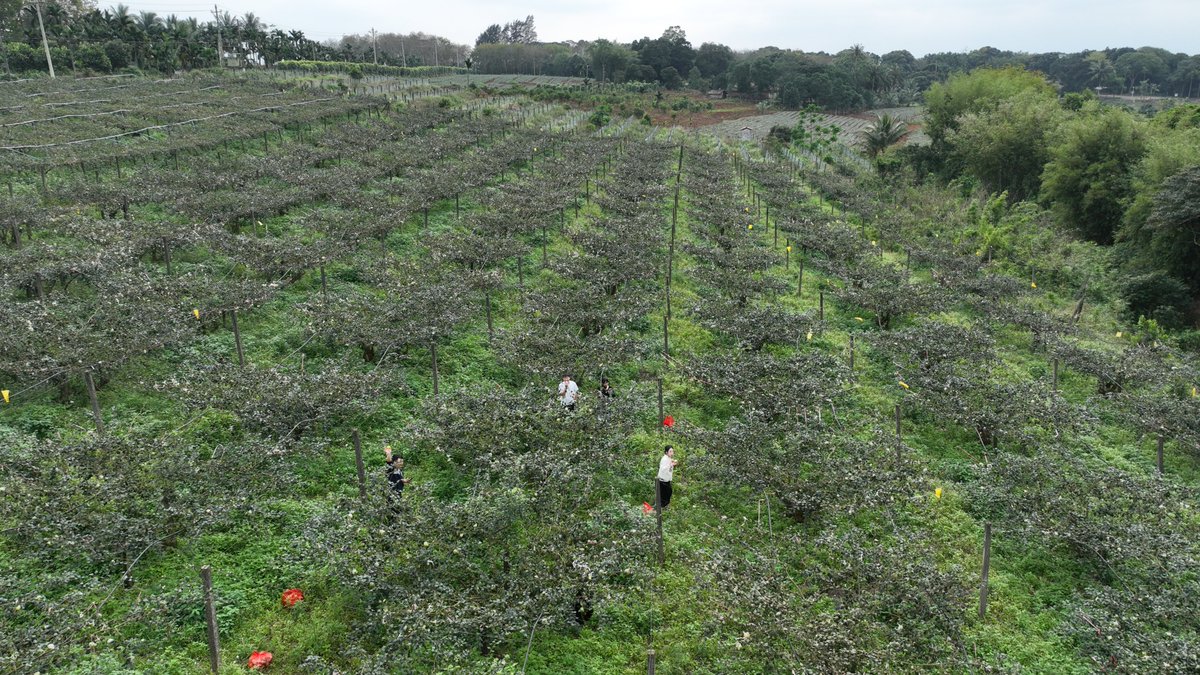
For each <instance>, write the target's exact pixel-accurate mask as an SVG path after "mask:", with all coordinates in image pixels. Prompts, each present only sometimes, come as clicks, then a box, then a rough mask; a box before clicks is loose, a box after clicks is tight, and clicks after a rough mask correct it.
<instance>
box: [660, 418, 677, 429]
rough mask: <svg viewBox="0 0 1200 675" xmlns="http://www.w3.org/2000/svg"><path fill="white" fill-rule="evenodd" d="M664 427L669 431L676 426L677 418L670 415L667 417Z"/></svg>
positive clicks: (664, 419)
mask: <svg viewBox="0 0 1200 675" xmlns="http://www.w3.org/2000/svg"><path fill="white" fill-rule="evenodd" d="M663 426H664V427H666V428H668V429H670V428H671V427H673V426H675V418H674V417H671V416H670V415H667V416H666V417H664V418H663Z"/></svg>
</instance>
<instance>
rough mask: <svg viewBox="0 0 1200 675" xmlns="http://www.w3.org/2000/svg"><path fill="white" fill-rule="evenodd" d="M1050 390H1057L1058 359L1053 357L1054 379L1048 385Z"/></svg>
mask: <svg viewBox="0 0 1200 675" xmlns="http://www.w3.org/2000/svg"><path fill="white" fill-rule="evenodd" d="M1050 391H1058V359H1054V380H1053V382H1052V383H1051V385H1050Z"/></svg>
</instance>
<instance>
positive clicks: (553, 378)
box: [0, 76, 1200, 675]
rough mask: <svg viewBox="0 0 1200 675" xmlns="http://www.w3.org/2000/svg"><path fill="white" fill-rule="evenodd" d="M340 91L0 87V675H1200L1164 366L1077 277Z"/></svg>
mask: <svg viewBox="0 0 1200 675" xmlns="http://www.w3.org/2000/svg"><path fill="white" fill-rule="evenodd" d="M493 79H495V78H493ZM371 86H372V87H377V88H378V91H379V92H382V93H386V94H387V95H388V96H389V97H390V98H384V97H372V96H354V95H347V94H346V93H345V92H344V91H339V90H333V89H303V88H292V87H291V86H290V85H289V83H288V82H286V81H278V82H275V81H271V80H268V79H256V78H250V79H245V78H239V77H237V76H227V77H220V78H216V77H211V76H210V77H196V78H180V79H172V80H168V81H151V80H144V79H136V78H109V79H94V80H59V81H58V82H57V83H48V82H46V81H31V82H20V83H5V84H0V234H2V237H3V239H2V245H0V293H2V294H3V301H2V302H0V335H2V336H3V339H0V390H3V401H0V607H2V608H3V609H2V611H0V672H4V673H8V672H14V673H17V672H19V673H33V672H42V673H77V674H83V673H147V672H153V673H180V674H183V673H196V674H199V673H206V672H210V671H211V669H212V667H213V659H216V658H219V660H220V663H221V666H220V672H222V673H237V672H245V671H246V669H247V668H248V667H250V666H251V665H253V664H255V663H258V664H262V663H264V662H265V661H270V665H269V666H268V668H269V672H276V673H326V674H332V673H419V672H471V673H519V672H528V673H556V674H557V673H643V672H647V669H648V667H652V668H654V669H655V670H654V672H656V673H659V674H660V675H662V674H664V673H665V674H672V673H792V672H795V673H801V672H812V673H840V672H1029V673H1091V672H1101V671H1103V672H1126V673H1148V672H1196V671H1197V670H1200V648H1198V645H1200V642H1198V641H1197V627H1198V622H1200V619H1197V613H1196V598H1197V597H1200V587H1198V582H1197V560H1198V557H1200V513H1198V511H1197V509H1198V508H1200V499H1198V493H1197V485H1198V484H1200V470H1198V468H1200V466H1198V463H1197V457H1198V451H1200V397H1198V396H1197V389H1196V388H1197V386H1200V369H1198V368H1197V364H1196V362H1195V360H1194V358H1190V357H1188V356H1186V355H1184V354H1183V353H1181V352H1178V351H1176V350H1174V349H1173V348H1171V347H1170V346H1168V345H1167V344H1165V343H1163V342H1162V341H1161V340H1160V336H1159V335H1158V334H1157V333H1156V332H1155V331H1154V328H1153V326H1147V325H1142V326H1138V327H1133V326H1128V325H1123V324H1120V323H1119V322H1118V320H1117V318H1116V317H1117V313H1116V311H1115V309H1116V307H1115V303H1114V302H1113V301H1112V300H1110V297H1111V288H1112V285H1113V283H1114V280H1113V279H1111V278H1109V277H1108V276H1107V275H1108V274H1109V273H1108V272H1106V271H1105V270H1106V269H1107V266H1106V264H1105V260H1104V257H1103V254H1102V253H1101V252H1099V251H1098V250H1097V249H1096V248H1095V247H1093V246H1091V245H1085V244H1081V243H1078V242H1076V241H1074V240H1071V239H1069V238H1068V237H1066V236H1065V235H1060V234H1057V233H1056V231H1055V230H1054V229H1053V228H1051V227H1048V226H1044V225H1043V224H1039V223H1028V222H1017V221H1013V222H1007V221H1006V224H1005V226H1006V227H1009V228H1010V230H1011V231H1012V232H1014V233H1015V234H1014V235H1013V236H1012V237H1010V238H1009V239H1007V240H1006V241H1007V242H1008V244H1007V245H1005V246H996V245H994V244H993V242H992V240H989V239H988V238H987V236H988V234H987V231H986V230H985V229H983V228H980V227H976V226H975V225H976V224H977V223H978V222H980V220H979V216H978V213H979V211H978V209H979V206H980V205H976V204H973V203H972V202H970V201H968V200H964V199H963V198H962V197H961V196H960V194H959V193H957V192H953V191H948V190H942V189H939V188H936V187H921V188H914V187H905V186H901V185H899V184H889V183H886V182H884V181H883V180H882V179H880V178H879V177H877V176H875V175H874V174H873V173H872V172H871V171H870V170H869V168H867V165H866V163H865V162H861V160H860V161H850V162H843V161H841V160H839V159H838V157H840V156H842V155H843V154H849V152H850V151H848V150H845V149H842V150H839V151H838V152H832V151H831V152H827V153H823V154H825V155H828V157H825V158H824V159H823V161H820V162H819V163H817V164H812V163H810V160H809V159H808V158H805V157H799V156H795V155H789V157H786V158H783V157H777V156H774V155H770V154H766V155H764V154H763V153H764V152H769V151H764V150H763V149H762V148H763V147H767V148H769V147H770V146H769V145H767V146H763V145H762V144H760V143H759V142H757V141H755V142H754V143H753V144H752V146H751V145H747V146H742V145H741V144H740V142H739V141H738V140H737V131H738V130H734V131H733V132H732V133H731V134H725V137H724V138H719V137H718V136H715V135H712V134H710V133H700V132H697V133H693V134H683V133H681V132H680V131H679V130H674V131H667V130H663V129H656V128H652V127H647V126H643V125H640V124H633V123H632V122H630V121H615V122H614V123H613V124H611V125H609V126H607V127H605V128H600V129H597V128H595V127H593V126H591V125H590V124H588V123H587V122H586V120H587V119H588V115H587V112H586V111H579V110H573V109H569V108H566V107H563V106H554V105H548V104H543V103H534V102H531V101H528V100H525V99H523V98H521V97H519V96H510V97H506V98H487V97H483V96H482V95H479V94H476V93H474V92H475V90H474V89H466V88H461V89H457V90H456V91H451V89H450V87H451V84H450V83H448V84H447V89H446V90H445V93H446V95H435V94H436V92H435V91H433V90H430V89H429V88H425V89H422V90H421V91H422V92H423V93H422V94H421V95H420V96H418V95H416V94H410V95H406V94H405V93H404V92H403V91H397V90H396V88H395V87H392V86H387V85H385V84H381V83H375V82H372V84H371ZM855 122H862V120H855ZM776 123H777V122H776V121H772V122H771V124H776ZM792 123H794V122H792ZM865 123H866V122H864V124H865ZM733 124H742V125H743V126H744V124H743V121H742V120H737V121H736V122H734V123H733ZM765 130H769V125H768V126H767V127H766V129H765ZM565 375H570V376H571V377H572V378H573V381H574V382H575V383H576V385H577V386H578V388H579V398H578V400H577V401H576V403H575V404H574V405H572V406H570V407H568V406H566V405H564V404H565V403H566V402H567V401H564V400H562V399H560V398H559V395H558V392H559V385H560V384H561V383H563V377H564V376H565ZM602 379H604V380H607V381H608V383H609V384H610V385H611V391H612V394H613V395H612V396H607V395H602V394H601V393H600V391H599V390H600V388H601V382H602ZM385 446H390V449H391V451H392V453H393V454H394V456H396V457H402V458H403V459H404V462H405V464H404V467H403V479H404V480H400V478H399V476H397V475H392V476H390V480H389V470H388V466H387V465H385ZM665 446H673V448H674V460H675V461H676V462H677V465H676V466H674V469H673V476H672V481H671V495H672V496H671V499H670V503H669V506H668V507H667V508H665V509H662V510H661V511H656V510H655V508H654V504H655V477H656V474H658V472H659V468H660V464H662V457H663V451H664V447H665ZM667 464H668V465H669V460H668V462H667ZM393 466H396V467H398V466H399V465H398V464H395V465H393ZM404 481H408V482H407V483H406V482H404ZM398 486H399V487H402V488H403V489H402V490H396V489H395V488H396V487H398ZM660 513H661V517H660V515H659V514H660ZM202 570H203V572H204V575H205V576H207V577H208V578H210V579H211V590H210V591H206V589H205V586H204V583H203V582H202V579H201V576H202V574H201V572H202ZM210 624H211V628H210ZM213 638H216V639H218V640H219V648H216V649H215V650H213V651H210V640H212V639H213ZM214 647H215V645H214ZM264 652H269V653H270V656H269V657H267V656H263V654H262V653H264Z"/></svg>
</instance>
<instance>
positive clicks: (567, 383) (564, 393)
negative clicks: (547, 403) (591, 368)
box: [558, 375, 579, 410]
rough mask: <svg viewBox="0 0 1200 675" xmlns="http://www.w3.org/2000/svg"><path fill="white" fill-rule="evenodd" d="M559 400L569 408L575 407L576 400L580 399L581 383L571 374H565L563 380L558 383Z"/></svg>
mask: <svg viewBox="0 0 1200 675" xmlns="http://www.w3.org/2000/svg"><path fill="white" fill-rule="evenodd" d="M558 400H559V401H561V402H562V405H563V407H564V408H566V409H567V410H574V409H575V402H576V401H578V400H579V385H578V384H575V381H574V380H572V379H571V376H570V375H563V379H562V382H560V383H559V385H558Z"/></svg>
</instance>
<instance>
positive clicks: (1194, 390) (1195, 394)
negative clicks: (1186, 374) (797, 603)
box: [809, 333, 1200, 398]
mask: <svg viewBox="0 0 1200 675" xmlns="http://www.w3.org/2000/svg"><path fill="white" fill-rule="evenodd" d="M809 335H812V333H809ZM1196 396H1200V394H1198V393H1196V388H1195V387H1192V397H1193V398H1195V397H1196Z"/></svg>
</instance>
